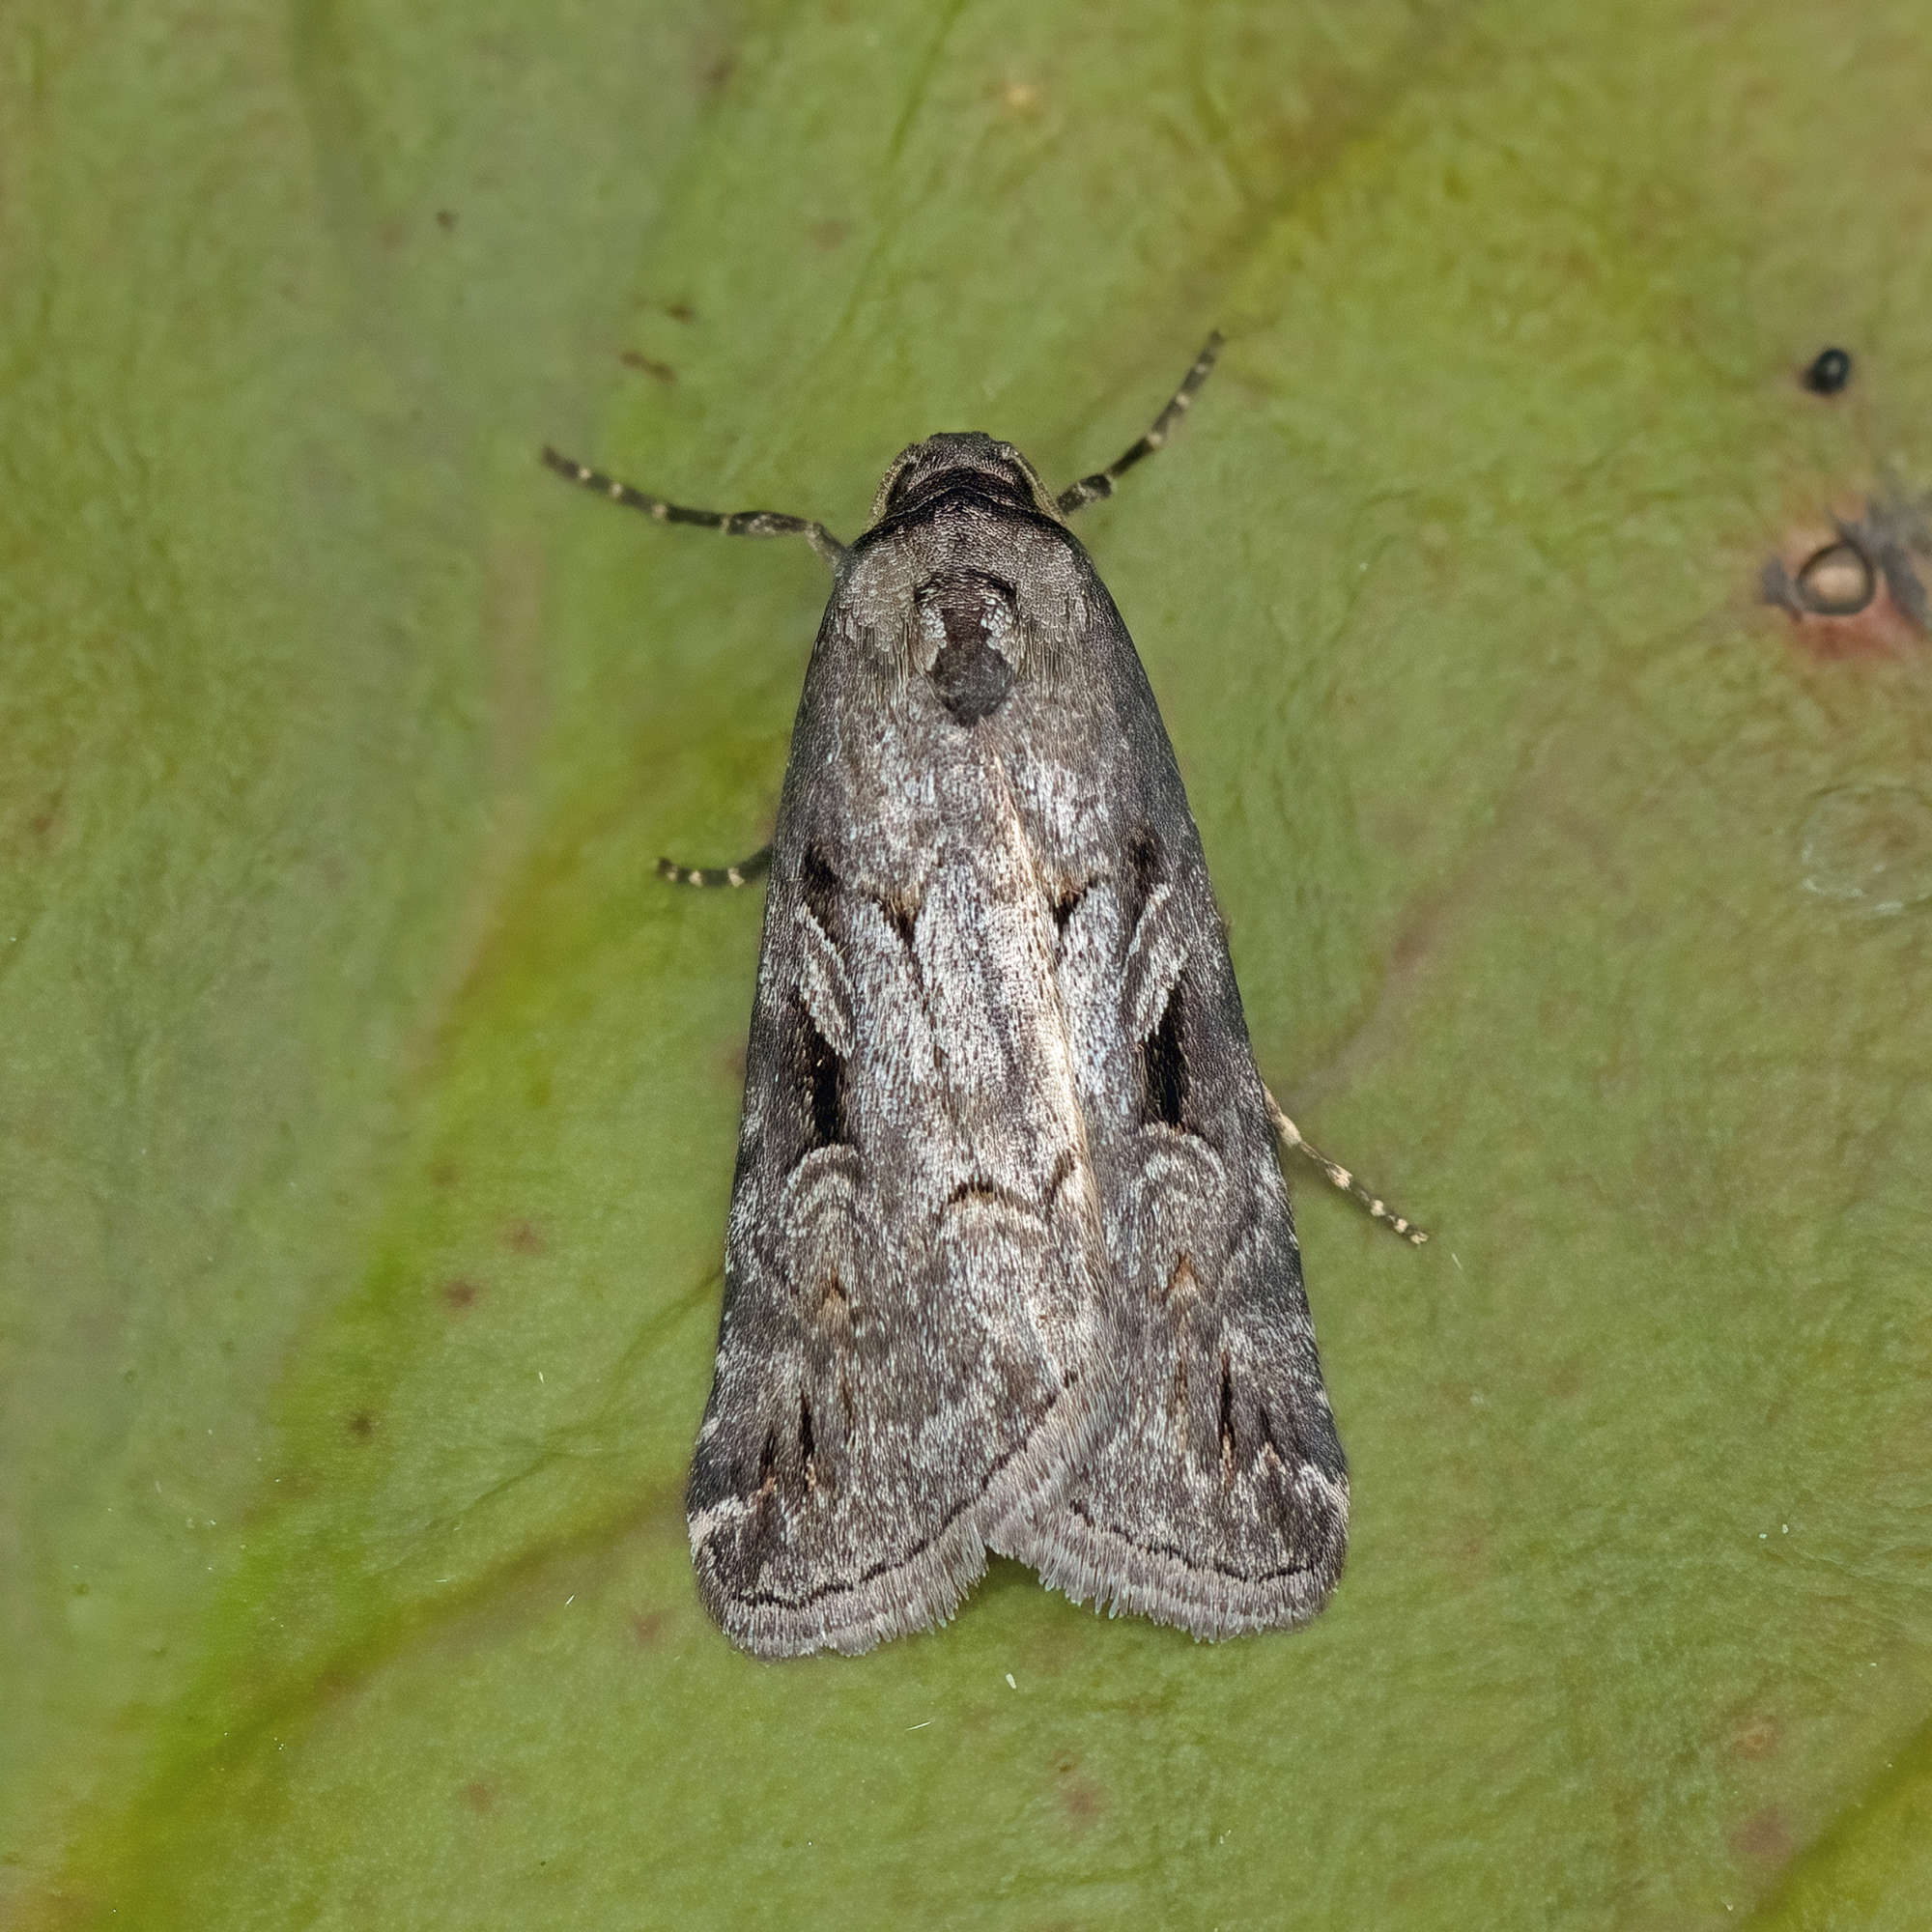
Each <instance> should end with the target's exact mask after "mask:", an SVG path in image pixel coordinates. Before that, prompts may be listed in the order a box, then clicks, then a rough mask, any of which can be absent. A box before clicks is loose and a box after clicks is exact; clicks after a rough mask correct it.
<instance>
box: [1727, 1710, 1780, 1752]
mask: <svg viewBox="0 0 1932 1932" xmlns="http://www.w3.org/2000/svg"><path fill="white" fill-rule="evenodd" d="M1783 1742H1784V1726H1783V1725H1782V1724H1781V1723H1779V1722H1778V1720H1777V1719H1776V1718H1774V1717H1771V1716H1769V1715H1768V1714H1767V1715H1762V1716H1759V1717H1755V1718H1752V1719H1750V1720H1749V1721H1748V1722H1747V1723H1746V1724H1744V1725H1743V1726H1742V1727H1741V1728H1740V1729H1739V1731H1738V1734H1737V1735H1736V1736H1735V1737H1734V1738H1732V1740H1731V1748H1732V1749H1733V1750H1734V1751H1736V1752H1737V1754H1738V1755H1739V1756H1740V1757H1748V1758H1765V1757H1771V1756H1773V1755H1775V1754H1776V1750H1777V1747H1778V1746H1779V1745H1781V1744H1782V1743H1783Z"/></svg>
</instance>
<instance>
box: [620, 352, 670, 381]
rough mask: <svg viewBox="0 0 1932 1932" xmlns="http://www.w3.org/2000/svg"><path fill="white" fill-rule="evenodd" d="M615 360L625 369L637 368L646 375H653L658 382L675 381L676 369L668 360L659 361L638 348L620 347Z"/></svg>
mask: <svg viewBox="0 0 1932 1932" xmlns="http://www.w3.org/2000/svg"><path fill="white" fill-rule="evenodd" d="M617 360H618V361H619V362H621V363H622V364H623V365H624V367H625V368H627V369H639V370H641V371H642V372H643V373H644V374H645V375H646V376H655V377H656V378H657V379H658V381H659V382H660V383H675V382H676V381H677V371H676V370H675V369H673V368H672V367H671V366H670V364H669V363H668V362H660V361H658V360H656V358H655V357H653V356H649V355H644V354H643V352H642V351H641V350H638V349H620V350H619V351H618V352H617Z"/></svg>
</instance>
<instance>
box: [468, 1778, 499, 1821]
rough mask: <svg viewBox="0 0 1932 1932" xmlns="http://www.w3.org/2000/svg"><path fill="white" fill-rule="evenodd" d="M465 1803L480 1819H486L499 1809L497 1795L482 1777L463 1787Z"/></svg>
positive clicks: (473, 1779)
mask: <svg viewBox="0 0 1932 1932" xmlns="http://www.w3.org/2000/svg"><path fill="white" fill-rule="evenodd" d="M463 1802H464V1804H467V1805H468V1806H469V1809H470V1810H472V1811H474V1812H475V1813H476V1814H477V1815H478V1816H479V1817H486V1816H488V1814H489V1813H490V1812H492V1811H494V1810H495V1809H496V1808H497V1794H496V1792H495V1791H494V1790H493V1789H492V1788H491V1787H490V1786H489V1785H487V1784H486V1783H484V1781H483V1780H482V1779H481V1778H480V1777H478V1778H472V1779H471V1780H470V1782H469V1783H468V1784H466V1785H465V1786H464V1787H463Z"/></svg>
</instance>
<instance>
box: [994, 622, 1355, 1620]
mask: <svg viewBox="0 0 1932 1932" xmlns="http://www.w3.org/2000/svg"><path fill="white" fill-rule="evenodd" d="M1101 614H1102V621H1103V625H1104V618H1105V617H1106V616H1110V615H1113V613H1112V611H1111V606H1108V607H1106V609H1105V610H1104V611H1103V612H1102V613H1101ZM1113 625H1114V626H1115V627H1116V628H1118V627H1119V618H1118V616H1117V615H1113ZM1116 651H1117V658H1116V677H1115V683H1116V694H1117V695H1116V703H1117V705H1118V706H1119V707H1120V711H1121V715H1122V719H1123V721H1124V722H1125V724H1126V725H1127V732H1128V738H1129V745H1130V750H1129V758H1128V762H1129V765H1130V769H1131V777H1130V778H1129V779H1128V780H1127V781H1126V782H1124V783H1122V784H1121V785H1120V786H1118V787H1117V792H1116V796H1117V797H1118V798H1119V800H1120V803H1121V808H1122V810H1133V811H1135V812H1137V813H1138V814H1139V819H1138V822H1137V823H1135V824H1133V825H1131V826H1129V827H1122V828H1121V833H1122V836H1120V837H1119V838H1117V839H1116V841H1115V845H1114V849H1115V851H1116V852H1117V853H1118V854H1119V859H1118V861H1117V862H1116V863H1115V864H1113V865H1112V866H1110V867H1109V868H1108V870H1107V874H1106V876H1104V877H1102V878H1100V879H1098V880H1096V881H1094V882H1093V883H1092V884H1090V885H1089V887H1088V889H1087V890H1086V891H1085V892H1084V893H1083V894H1082V895H1081V896H1080V898H1079V900H1078V902H1077V904H1075V905H1074V906H1073V907H1072V909H1071V910H1070V912H1068V913H1066V914H1065V916H1064V917H1063V919H1062V922H1061V928H1060V960H1059V968H1058V980H1059V986H1060V992H1061V1001H1062V1005H1063V1008H1064V1009H1065V1011H1066V1013H1067V1014H1068V1016H1069V1021H1070V1024H1071V1027H1072V1033H1073V1038H1074V1045H1075V1054H1076V1063H1077V1065H1079V1066H1080V1068H1081V1085H1082V1105H1083V1109H1084V1111H1085V1115H1086V1119H1087V1123H1088V1132H1089V1140H1090V1145H1091V1146H1092V1149H1093V1153H1094V1167H1095V1170H1096V1172H1097V1174H1098V1176H1099V1181H1100V1189H1101V1199H1102V1211H1103V1216H1104V1220H1105V1225H1106V1228H1107V1236H1108V1248H1109V1259H1110V1263H1111V1289H1110V1314H1111V1316H1112V1320H1113V1327H1114V1333H1115V1341H1114V1343H1113V1346H1114V1347H1115V1348H1116V1349H1117V1350H1118V1351H1119V1354H1120V1357H1121V1360H1122V1381H1121V1386H1120V1389H1119V1392H1118V1394H1117V1396H1116V1398H1115V1406H1114V1408H1113V1411H1112V1412H1113V1414H1114V1416H1115V1420H1114V1421H1113V1423H1112V1425H1111V1427H1110V1429H1109V1431H1108V1433H1106V1434H1105V1435H1103V1436H1102V1438H1101V1440H1100V1441H1099V1442H1098V1444H1097V1445H1096V1447H1095V1449H1094V1451H1093V1452H1092V1453H1091V1454H1090V1456H1089V1457H1088V1458H1087V1460H1086V1461H1085V1462H1084V1463H1083V1464H1082V1465H1081V1468H1080V1470H1079V1473H1078V1474H1077V1475H1076V1476H1075V1477H1074V1479H1073V1480H1072V1482H1071V1483H1070V1484H1069V1485H1068V1487H1067V1489H1066V1491H1065V1495H1064V1496H1063V1497H1060V1498H1057V1499H1055V1500H1054V1501H1052V1502H1051V1503H1050V1504H1049V1505H1048V1506H1047V1507H1046V1508H1044V1509H1043V1510H1041V1511H1040V1512H1038V1513H1037V1515H1036V1516H1035V1517H1034V1518H1033V1519H1032V1520H1030V1521H1025V1522H1019V1523H1013V1524H1009V1525H1006V1526H1005V1527H1004V1529H1003V1530H1002V1532H1001V1534H1000V1535H999V1536H998V1537H997V1538H996V1540H995V1541H994V1544H993V1547H994V1548H997V1549H999V1550H1000V1551H1001V1552H1002V1553H1005V1554H1009V1555H1013V1556H1017V1557H1019V1558H1021V1559H1022V1560H1023V1561H1025V1562H1028V1563H1031V1564H1032V1565H1033V1566H1034V1567H1035V1568H1036V1569H1037V1571H1038V1572H1039V1575H1040V1578H1041V1580H1042V1581H1043V1582H1045V1583H1046V1584H1048V1585H1049V1586H1050V1587H1053V1588H1057V1589H1063V1590H1065V1592H1066V1593H1067V1594H1068V1595H1069V1596H1070V1597H1072V1598H1073V1599H1074V1601H1075V1602H1076V1603H1078V1602H1084V1601H1086V1600H1088V1599H1090V1598H1091V1599H1093V1600H1094V1603H1095V1605H1096V1606H1098V1605H1102V1604H1105V1605H1109V1606H1110V1607H1111V1608H1113V1609H1116V1610H1132V1611H1137V1612H1140V1613H1142V1614H1144V1615H1147V1616H1150V1617H1153V1618H1155V1619H1157V1620H1158V1621H1160V1622H1164V1623H1172V1624H1178V1625H1179V1626H1180V1627H1181V1628H1182V1629H1185V1630H1188V1631H1191V1632H1193V1633H1194V1634H1195V1635H1196V1636H1200V1637H1221V1636H1230V1635H1234V1634H1237V1633H1240V1632H1244V1631H1255V1630H1264V1629H1269V1628H1274V1627H1279V1626H1283V1625H1289V1624H1295V1623H1299V1622H1301V1621H1303V1620H1304V1619H1306V1618H1308V1617H1310V1616H1312V1615H1313V1614H1314V1613H1315V1612H1316V1611H1317V1610H1319V1609H1320V1608H1321V1605H1322V1603H1323V1601H1324V1600H1325V1598H1326V1597H1327V1595H1328V1592H1329V1591H1330V1590H1331V1589H1332V1588H1333V1586H1334V1584H1335V1581H1336V1578H1337V1577H1339V1576H1340V1574H1341V1570H1342V1563H1343V1558H1344V1555H1345V1552H1346V1549H1347V1543H1348V1520H1349V1478H1348V1467H1347V1463H1346V1462H1345V1460H1344V1458H1343V1455H1342V1448H1341V1444H1340V1442H1339V1440H1338V1439H1337V1436H1336V1433H1335V1424H1334V1418H1333V1415H1332V1413H1331V1411H1330V1408H1329V1404H1328V1397H1327V1393H1326V1391H1325V1389H1324V1388H1323V1386H1322V1380H1321V1363H1320V1360H1319V1358H1318V1357H1317V1354H1316V1349H1315V1332H1314V1327H1313V1324H1312V1322H1311V1321H1310V1319H1309V1314H1308V1302H1307V1297H1306V1295H1305V1293H1304V1292H1303V1288H1302V1281H1301V1264H1300V1256H1299V1252H1298V1249H1297V1247H1296V1244H1295V1238H1294V1230H1293V1222H1292V1220H1291V1217H1290V1212H1289V1205H1288V1196H1287V1193H1286V1190H1285V1189H1284V1187H1283V1185H1282V1180H1281V1171H1280V1167H1279V1164H1278V1161H1277V1157H1276V1151H1275V1140H1274V1132H1273V1127H1272V1124H1271V1122H1270V1120H1269V1116H1268V1112H1267V1106H1266V1100H1265V1096H1264V1090H1263V1087H1262V1083H1261V1079H1260V1076H1259V1075H1258V1074H1257V1072H1256V1070H1255V1065H1254V1058H1253V1054H1252V1051H1251V1049H1250V1047H1249V1043H1248V1034H1247V1024H1246V1021H1245V1019H1244V1017H1243V1015H1242V1011H1241V1004H1240V996H1239V994H1238V992H1237V990H1236V984H1235V976H1234V969H1233V966H1232V965H1231V964H1230V961H1229V958H1228V948H1227V940H1226V935H1225V932H1224V929H1223V927H1222V924H1221V921H1220V917H1219V914H1218V913H1217V911H1216V909H1215V906H1214V901H1213V895H1212V893H1211V890H1210V888H1209V885H1208V874H1207V867H1206V865H1205V862H1204V861H1203V859H1202V855H1201V847H1200V840H1199V837H1198V835H1197V833H1196V831H1195V828H1194V823H1193V820H1192V818H1191V817H1190V816H1189V814H1188V811H1187V806H1186V800H1185V797H1184V795H1183V794H1182V792H1181V788H1180V781H1179V773H1178V771H1177V770H1176V769H1175V766H1174V760H1173V753H1172V751H1171V749H1170V748H1169V746H1168V743H1167V738H1166V733H1165V731H1164V730H1163V729H1162V727H1161V725H1160V722H1159V716H1158V713H1157V712H1156V711H1155V709H1154V706H1153V699H1152V696H1151V692H1149V691H1148V689H1147V685H1146V681H1145V678H1144V677H1143V676H1142V675H1141V674H1140V669H1139V665H1138V662H1137V661H1134V662H1131V663H1129V662H1128V660H1129V659H1130V658H1131V653H1132V646H1131V644H1130V643H1128V642H1127V640H1126V634H1125V631H1124V629H1123V628H1118V640H1117V644H1116ZM1120 652H1124V653H1125V654H1126V655H1125V657H1120V656H1119V655H1118V653H1120Z"/></svg>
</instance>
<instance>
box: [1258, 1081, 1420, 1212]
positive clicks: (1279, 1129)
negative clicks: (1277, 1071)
mask: <svg viewBox="0 0 1932 1932" xmlns="http://www.w3.org/2000/svg"><path fill="white" fill-rule="evenodd" d="M1262 1093H1263V1094H1264V1095H1265V1096H1266V1099H1267V1103H1268V1113H1269V1115H1270V1116H1271V1117H1272V1119H1273V1121H1274V1130H1275V1132H1276V1133H1278V1134H1279V1135H1280V1136H1281V1142H1282V1145H1283V1146H1284V1147H1285V1148H1288V1149H1289V1150H1290V1151H1293V1152H1294V1153H1298V1154H1300V1155H1301V1157H1302V1158H1303V1159H1304V1160H1312V1161H1313V1162H1314V1163H1315V1165H1316V1166H1317V1167H1319V1168H1320V1169H1321V1172H1322V1173H1323V1174H1324V1175H1326V1176H1327V1177H1328V1179H1329V1181H1330V1183H1331V1184H1332V1185H1334V1186H1336V1187H1339V1188H1340V1189H1341V1190H1342V1192H1343V1193H1344V1194H1347V1195H1349V1196H1350V1197H1351V1198H1352V1199H1353V1200H1354V1201H1355V1203H1356V1204H1357V1205H1358V1206H1359V1207H1361V1208H1366V1209H1367V1210H1368V1212H1369V1214H1370V1215H1371V1216H1372V1217H1373V1218H1374V1219H1376V1220H1378V1221H1379V1222H1380V1223H1381V1224H1382V1226H1383V1227H1384V1228H1386V1229H1387V1230H1388V1231H1389V1233H1390V1234H1392V1235H1400V1236H1402V1237H1403V1239H1404V1240H1405V1241H1408V1242H1411V1243H1413V1245H1414V1246H1416V1247H1418V1248H1419V1247H1420V1246H1421V1245H1422V1244H1423V1242H1424V1241H1426V1240H1428V1238H1429V1236H1428V1235H1427V1234H1426V1233H1424V1231H1423V1230H1422V1229H1420V1228H1418V1227H1417V1226H1416V1225H1415V1223H1414V1222H1413V1221H1410V1220H1407V1219H1406V1218H1405V1217H1404V1216H1403V1215H1401V1214H1398V1213H1397V1212H1396V1211H1395V1209H1394V1208H1391V1207H1390V1206H1389V1205H1388V1203H1387V1202H1386V1201H1384V1200H1383V1199H1382V1198H1381V1196H1380V1195H1378V1194H1371V1193H1370V1192H1369V1190H1368V1189H1367V1188H1366V1187H1364V1186H1363V1185H1362V1183H1361V1182H1360V1181H1359V1180H1357V1179H1355V1177H1354V1176H1353V1175H1352V1174H1350V1172H1349V1170H1348V1169H1347V1168H1346V1167H1344V1166H1343V1165H1342V1163H1341V1162H1340V1161H1339V1160H1330V1159H1329V1158H1328V1156H1327V1155H1326V1154H1325V1153H1323V1152H1322V1151H1321V1149H1320V1148H1318V1147H1313V1146H1311V1145H1310V1144H1309V1143H1308V1142H1307V1141H1305V1140H1304V1139H1303V1138H1302V1136H1301V1129H1300V1128H1299V1127H1297V1126H1296V1125H1295V1124H1294V1122H1293V1121H1291V1120H1290V1119H1289V1118H1288V1116H1287V1115H1286V1114H1284V1113H1283V1112H1282V1111H1281V1105H1280V1103H1279V1102H1278V1101H1277V1100H1276V1099H1275V1097H1274V1095H1273V1094H1269V1093H1268V1090H1267V1089H1266V1088H1265V1087H1264V1088H1263V1089H1262Z"/></svg>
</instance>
